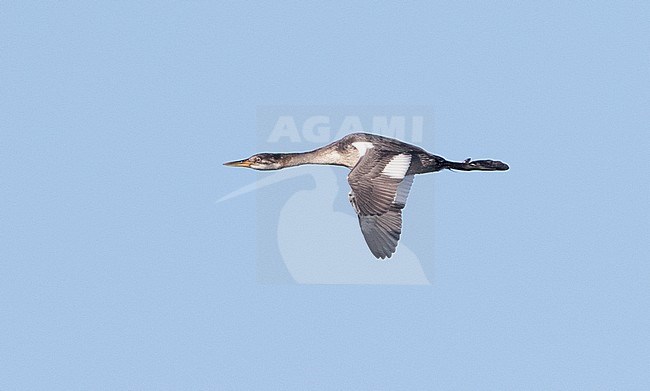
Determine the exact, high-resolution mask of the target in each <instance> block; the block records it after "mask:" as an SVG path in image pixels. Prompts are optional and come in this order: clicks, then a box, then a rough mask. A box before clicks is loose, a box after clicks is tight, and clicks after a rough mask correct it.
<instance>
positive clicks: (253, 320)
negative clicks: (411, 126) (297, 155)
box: [0, 2, 650, 390]
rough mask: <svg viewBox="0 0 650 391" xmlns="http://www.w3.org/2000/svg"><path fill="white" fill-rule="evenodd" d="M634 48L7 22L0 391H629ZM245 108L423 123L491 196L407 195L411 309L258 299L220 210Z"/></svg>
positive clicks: (81, 21)
mask: <svg viewBox="0 0 650 391" xmlns="http://www.w3.org/2000/svg"><path fill="white" fill-rule="evenodd" d="M649 20H650V7H649V6H648V5H647V4H645V3H642V2H624V3H616V4H608V3H594V2H584V3H583V2H571V3H566V2H550V3H544V4H512V3H510V2H496V3H494V2H490V4H486V3H483V2H456V3H453V4H434V5H431V4H428V3H426V2H413V3H409V4H397V3H393V4H383V3H382V4H380V3H374V2H372V3H371V2H363V3H358V4H348V3H346V2H329V3H328V4H322V5H307V4H303V3H298V2H287V3H283V4H272V5H264V4H248V5H245V4H218V3H216V2H173V3H164V4H158V3H156V4H154V3H145V2H138V3H135V4H133V3H127V2H104V3H93V4H90V3H84V2H63V3H61V2H57V3H49V4H47V3H40V2H39V3H29V2H9V3H3V4H2V6H0V38H1V39H0V63H1V64H2V65H1V66H0V88H1V90H2V94H0V112H1V113H2V115H0V131H1V137H0V183H1V186H0V198H1V199H2V208H0V218H1V221H2V224H0V314H1V315H0V363H2V364H1V365H0V389H3V390H4V389H8V390H17V389H30V390H37V389H43V390H45V389H47V390H57V389H60V390H71V389H97V390H100V389H106V390H114V389H141V390H157V389H237V388H239V389H355V390H358V389H374V390H376V389H441V390H442V389H495V390H497V389H530V390H533V389H540V390H549V389H563V390H566V389H648V388H649V387H650V375H649V374H648V373H649V372H648V370H647V368H648V366H649V364H650V359H649V358H648V354H647V352H648V351H649V350H650V335H649V334H648V329H649V328H650V310H649V308H650V281H649V276H650V262H649V260H650V259H649V257H648V253H649V251H650V245H649V244H648V233H649V232H650V211H649V209H648V199H649V196H650V181H649V179H650V178H649V175H648V170H647V167H646V166H647V162H646V160H647V153H648V151H649V150H650V148H649V147H650V132H649V130H650V129H649V128H648V124H650V118H649V117H650V116H649V110H648V108H649V107H650V72H649V69H650V41H649V40H648V37H650V23H649V22H648V21H649ZM264 105H287V106H291V105H339V106H340V105H386V106H390V105H425V106H430V107H432V108H433V111H434V122H435V123H434V125H433V129H434V133H435V137H434V138H433V139H425V140H424V141H423V142H422V146H423V147H424V148H426V149H427V150H429V151H431V152H435V153H438V154H440V155H443V156H445V157H448V158H450V159H464V158H466V157H468V156H471V157H473V158H480V157H493V158H499V159H502V160H504V161H506V162H508V163H509V164H510V166H511V170H510V171H509V172H507V173H500V174H492V173H480V174H476V173H450V172H444V173H439V174H435V175H430V176H427V177H423V178H418V179H416V182H415V184H414V187H413V191H412V194H411V197H410V198H409V205H408V206H407V209H406V212H405V213H407V215H408V214H409V213H411V215H410V216H412V217H413V218H412V219H411V221H413V223H412V225H410V226H407V227H405V237H406V235H408V236H409V237H410V238H412V239H411V240H415V238H421V240H422V241H427V240H431V241H432V242H433V244H432V245H431V246H432V247H433V252H432V254H419V256H420V259H421V261H422V263H423V268H424V269H425V271H426V272H427V275H428V276H429V277H430V280H431V282H432V285H430V286H420V287H413V286H400V285H397V286H387V285H374V286H370V285H299V284H295V283H291V281H289V282H287V283H282V284H260V283H258V281H257V274H258V272H259V262H260V259H259V258H260V256H259V254H258V251H257V247H258V243H260V242H259V240H260V239H259V238H258V236H260V235H261V236H263V237H265V234H269V235H272V234H274V232H275V231H276V227H265V226H260V221H261V220H260V218H259V216H260V211H259V210H258V208H259V207H261V206H262V205H263V203H258V202H257V198H258V197H259V194H258V197H256V195H255V193H249V194H247V195H243V196H241V197H238V198H235V199H232V200H229V201H228V203H216V202H215V201H216V200H217V199H219V198H220V197H222V196H223V195H225V194H227V193H229V192H231V191H233V190H235V189H238V188H240V187H242V186H245V185H247V184H250V183H252V182H254V181H255V180H256V179H258V178H260V176H259V175H258V174H256V173H254V172H252V171H244V170H234V169H228V168H226V167H223V166H222V165H221V163H223V162H224V161H228V160H233V159H236V158H242V157H245V156H248V155H250V154H252V153H253V152H256V148H257V146H258V145H259V141H260V136H259V129H258V128H257V125H258V123H257V120H256V111H257V108H258V107H260V106H264ZM338 173H339V175H340V176H341V179H340V180H341V182H340V183H342V184H344V176H345V173H344V171H338ZM291 186H293V187H296V186H298V187H300V182H298V183H292V184H291ZM430 188H435V197H432V196H431V192H430V191H429V190H428V189H430ZM286 190H287V189H283V187H282V186H276V187H269V188H267V189H265V190H264V191H265V192H266V193H265V194H269V196H272V197H276V198H278V197H281V196H284V194H285V193H284V191H286ZM346 194H347V189H342V191H341V193H340V194H339V195H338V197H339V198H338V201H337V202H339V203H340V204H341V205H343V204H344V203H345V202H346V197H347V195H346ZM262 213H264V211H262ZM427 216H428V217H429V219H425V217H427ZM415 217H417V218H415ZM418 220H419V222H418ZM423 221H426V223H424V222H423ZM407 222H408V221H407ZM429 224H430V225H433V226H434V229H433V230H428V229H423V227H427V226H428V225H429ZM433 254H435V257H434V256H433ZM434 258H435V259H434Z"/></svg>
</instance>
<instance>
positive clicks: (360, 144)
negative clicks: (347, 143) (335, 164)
mask: <svg viewBox="0 0 650 391" xmlns="http://www.w3.org/2000/svg"><path fill="white" fill-rule="evenodd" d="M352 146H353V147H355V148H356V149H357V151H359V157H361V156H363V155H365V154H366V151H367V150H369V149H370V148H373V147H374V145H372V143H371V142H369V141H357V142H355V143H352Z"/></svg>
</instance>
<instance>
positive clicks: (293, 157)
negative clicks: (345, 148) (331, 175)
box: [282, 146, 343, 167]
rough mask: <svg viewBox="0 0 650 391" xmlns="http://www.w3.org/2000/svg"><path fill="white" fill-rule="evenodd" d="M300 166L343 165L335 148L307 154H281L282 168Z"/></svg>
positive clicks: (326, 147)
mask: <svg viewBox="0 0 650 391" xmlns="http://www.w3.org/2000/svg"><path fill="white" fill-rule="evenodd" d="M302 164H336V165H343V164H342V162H341V155H340V154H339V153H338V152H336V149H335V148H331V147H330V146H325V147H323V148H318V149H315V150H313V151H308V152H294V153H283V154H282V166H283V167H293V166H300V165H302Z"/></svg>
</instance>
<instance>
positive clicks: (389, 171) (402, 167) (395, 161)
mask: <svg viewBox="0 0 650 391" xmlns="http://www.w3.org/2000/svg"><path fill="white" fill-rule="evenodd" d="M409 167H411V155H409V154H400V155H396V156H395V157H393V158H392V159H391V160H390V162H388V164H387V165H386V167H384V170H383V171H382V172H381V174H382V175H386V176H388V177H390V178H395V179H402V178H404V176H405V175H406V172H407V171H408V169H409Z"/></svg>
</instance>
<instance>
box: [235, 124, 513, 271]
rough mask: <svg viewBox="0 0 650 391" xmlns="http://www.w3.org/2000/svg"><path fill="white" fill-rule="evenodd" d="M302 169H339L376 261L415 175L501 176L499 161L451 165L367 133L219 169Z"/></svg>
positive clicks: (385, 250) (392, 244) (384, 253)
mask: <svg viewBox="0 0 650 391" xmlns="http://www.w3.org/2000/svg"><path fill="white" fill-rule="evenodd" d="M303 164H324V165H335V166H344V167H347V168H349V169H350V170H351V171H350V173H349V174H348V183H349V184H350V188H351V190H350V193H349V196H348V198H349V201H350V204H352V207H353V208H354V210H355V212H356V213H357V216H358V217H359V225H360V226H361V232H362V233H363V237H364V239H365V240H366V243H367V244H368V247H369V248H370V251H371V252H372V254H373V255H374V256H375V257H376V258H381V259H384V258H390V257H391V256H392V255H393V253H394V252H395V249H396V248H397V242H398V241H399V239H400V235H401V234H402V209H404V206H405V205H406V198H407V197H408V194H409V191H410V190H411V185H412V184H413V177H414V176H415V175H416V174H426V173H429V172H437V171H440V170H443V169H451V170H460V171H506V170H508V169H509V167H508V165H507V164H506V163H503V162H500V161H498V160H471V159H465V160H464V161H462V162H452V161H448V160H446V159H444V158H443V157H440V156H437V155H433V154H431V153H429V152H427V151H425V150H424V149H422V148H420V147H417V146H415V145H411V144H407V143H405V142H403V141H400V140H396V139H393V138H389V137H384V136H379V135H375V134H370V133H352V134H349V135H347V136H345V137H343V138H342V139H340V140H337V141H334V142H333V143H331V144H328V145H326V146H324V147H321V148H318V149H315V150H313V151H308V152H294V153H258V154H255V155H253V156H251V157H249V158H248V159H243V160H236V161H233V162H228V163H224V165H226V166H230V167H247V168H252V169H254V170H279V169H282V168H286V167H293V166H299V165H303Z"/></svg>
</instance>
